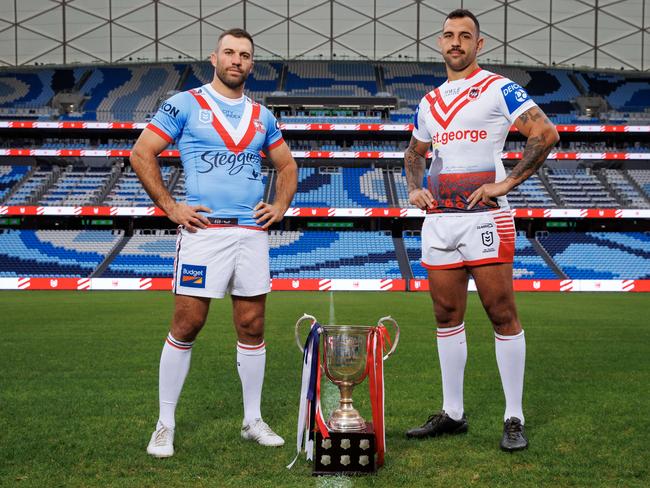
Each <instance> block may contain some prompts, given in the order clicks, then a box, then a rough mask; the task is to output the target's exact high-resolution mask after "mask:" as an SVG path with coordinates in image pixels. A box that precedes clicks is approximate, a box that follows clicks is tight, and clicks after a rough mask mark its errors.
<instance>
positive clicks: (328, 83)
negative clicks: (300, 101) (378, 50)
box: [284, 61, 377, 97]
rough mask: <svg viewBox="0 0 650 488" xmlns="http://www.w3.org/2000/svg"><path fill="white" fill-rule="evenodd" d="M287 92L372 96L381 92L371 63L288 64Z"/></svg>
mask: <svg viewBox="0 0 650 488" xmlns="http://www.w3.org/2000/svg"><path fill="white" fill-rule="evenodd" d="M286 67H287V74H286V82H285V86H284V91H285V92H287V93H288V94H289V95H313V96H325V97H327V96H346V97H354V96H360V97H370V96H372V95H375V94H376V93H377V80H376V76H375V70H374V68H373V66H372V65H371V64H369V63H356V62H317V61H304V62H293V61H292V62H288V63H286Z"/></svg>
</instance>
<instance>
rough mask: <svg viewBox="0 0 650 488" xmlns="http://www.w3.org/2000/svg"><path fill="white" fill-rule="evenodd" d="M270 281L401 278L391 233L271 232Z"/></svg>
mask: <svg viewBox="0 0 650 488" xmlns="http://www.w3.org/2000/svg"><path fill="white" fill-rule="evenodd" d="M269 244H270V256H271V276H272V277H273V278H332V279H335V278H342V279H381V278H401V276H402V275H401V273H400V269H399V264H398V262H397V256H396V254H395V248H394V246H393V240H392V238H391V235H390V232H369V231H365V232H361V231H347V232H334V231H284V232H280V231H271V233H270V234H269Z"/></svg>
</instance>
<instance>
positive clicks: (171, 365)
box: [158, 332, 194, 429]
mask: <svg viewBox="0 0 650 488" xmlns="http://www.w3.org/2000/svg"><path fill="white" fill-rule="evenodd" d="M193 344H194V342H182V341H179V340H176V339H174V337H172V334H171V332H170V333H169V334H168V335H167V339H166V340H165V345H164V346H163V350H162V354H161V355H160V373H159V376H158V385H159V400H160V417H158V422H159V423H162V424H163V425H164V426H165V427H167V428H170V429H174V428H175V427H176V421H175V420H174V413H175V412H176V404H177V403H178V397H179V396H180V395H181V390H182V389H183V383H185V378H186V377H187V372H188V371H189V370H190V359H191V357H192V345H193Z"/></svg>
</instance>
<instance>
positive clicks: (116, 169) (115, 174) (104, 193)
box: [93, 164, 121, 205]
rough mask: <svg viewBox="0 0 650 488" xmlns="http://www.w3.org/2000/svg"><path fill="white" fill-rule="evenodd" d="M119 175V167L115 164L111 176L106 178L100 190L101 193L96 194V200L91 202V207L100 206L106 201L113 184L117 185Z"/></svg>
mask: <svg viewBox="0 0 650 488" xmlns="http://www.w3.org/2000/svg"><path fill="white" fill-rule="evenodd" d="M120 175H121V171H120V167H119V166H118V165H117V164H115V165H113V167H112V168H111V176H110V177H109V178H108V181H107V182H106V184H105V185H104V187H103V188H102V189H101V191H100V192H99V193H98V195H97V200H96V201H95V202H93V205H100V204H101V203H102V202H103V201H104V200H105V199H106V197H107V196H108V194H109V193H110V192H111V190H112V189H113V187H114V186H115V183H117V180H119V179H120Z"/></svg>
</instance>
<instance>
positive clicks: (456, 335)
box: [436, 322, 467, 420]
mask: <svg viewBox="0 0 650 488" xmlns="http://www.w3.org/2000/svg"><path fill="white" fill-rule="evenodd" d="M436 335H437V336H438V358H439V359H440V372H441V373H442V401H443V403H442V409H443V410H444V411H445V412H446V413H447V415H449V416H450V417H451V418H452V419H454V420H460V419H461V418H462V417H463V411H464V409H463V379H464V376H465V363H466V362H467V340H466V338H465V322H463V323H462V324H460V325H457V326H456V327H447V328H438V331H437V334H436Z"/></svg>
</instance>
